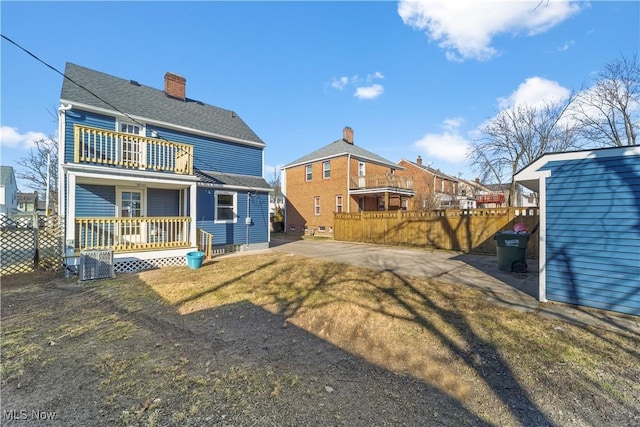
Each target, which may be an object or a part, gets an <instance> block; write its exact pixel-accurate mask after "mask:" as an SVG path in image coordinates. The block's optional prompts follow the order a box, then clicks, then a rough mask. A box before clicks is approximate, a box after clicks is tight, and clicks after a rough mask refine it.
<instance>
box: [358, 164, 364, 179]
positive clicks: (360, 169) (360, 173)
mask: <svg viewBox="0 0 640 427" xmlns="http://www.w3.org/2000/svg"><path fill="white" fill-rule="evenodd" d="M364 173H365V170H364V162H358V176H364Z"/></svg>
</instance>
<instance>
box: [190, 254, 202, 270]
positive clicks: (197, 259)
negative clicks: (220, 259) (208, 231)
mask: <svg viewBox="0 0 640 427" xmlns="http://www.w3.org/2000/svg"><path fill="white" fill-rule="evenodd" d="M203 259H204V252H202V251H198V252H189V253H187V265H188V266H189V268H192V269H194V270H195V269H196V268H200V267H202V260H203Z"/></svg>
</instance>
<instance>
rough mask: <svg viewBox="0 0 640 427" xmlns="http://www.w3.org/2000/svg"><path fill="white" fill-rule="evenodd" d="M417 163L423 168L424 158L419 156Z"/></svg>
mask: <svg viewBox="0 0 640 427" xmlns="http://www.w3.org/2000/svg"><path fill="white" fill-rule="evenodd" d="M416 163H417V164H419V165H420V166H422V156H418V159H417V160H416Z"/></svg>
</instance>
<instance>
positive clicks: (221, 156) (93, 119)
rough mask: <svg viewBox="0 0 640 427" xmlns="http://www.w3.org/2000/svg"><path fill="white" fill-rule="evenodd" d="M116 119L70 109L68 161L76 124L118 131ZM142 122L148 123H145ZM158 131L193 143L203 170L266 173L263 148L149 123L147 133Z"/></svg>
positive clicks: (176, 140) (66, 129)
mask: <svg viewBox="0 0 640 427" xmlns="http://www.w3.org/2000/svg"><path fill="white" fill-rule="evenodd" d="M115 122H116V120H115V118H114V117H109V116H104V115H100V114H95V113H89V112H86V111H82V110H76V109H73V110H70V111H68V112H67V114H66V122H65V123H66V128H65V156H64V161H65V162H73V148H74V147H73V144H74V141H73V138H74V135H73V126H74V125H75V124H82V125H85V126H91V127H95V128H100V129H108V130H112V131H114V130H116V128H115V126H116V125H115ZM142 124H145V123H144V122H142ZM152 131H156V132H158V135H159V137H161V138H163V139H166V140H169V141H172V142H180V143H183V144H190V145H193V155H194V159H193V161H194V167H195V168H196V169H199V170H204V171H213V172H226V173H233V174H239V175H250V176H262V151H263V147H254V146H250V145H243V144H239V143H234V142H229V141H223V140H220V139H214V138H206V137H203V136H198V135H192V134H189V133H186V132H178V131H175V130H169V129H166V128H162V127H158V126H152V125H148V126H146V134H147V136H151V132H152Z"/></svg>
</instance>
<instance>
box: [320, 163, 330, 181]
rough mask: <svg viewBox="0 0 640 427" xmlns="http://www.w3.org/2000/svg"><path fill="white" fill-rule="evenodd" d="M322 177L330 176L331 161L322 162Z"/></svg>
mask: <svg viewBox="0 0 640 427" xmlns="http://www.w3.org/2000/svg"><path fill="white" fill-rule="evenodd" d="M322 177H323V178H330V177H331V162H324V163H322Z"/></svg>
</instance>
